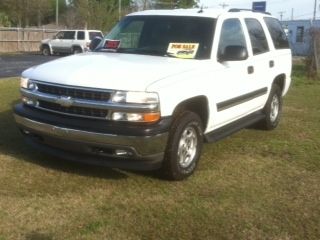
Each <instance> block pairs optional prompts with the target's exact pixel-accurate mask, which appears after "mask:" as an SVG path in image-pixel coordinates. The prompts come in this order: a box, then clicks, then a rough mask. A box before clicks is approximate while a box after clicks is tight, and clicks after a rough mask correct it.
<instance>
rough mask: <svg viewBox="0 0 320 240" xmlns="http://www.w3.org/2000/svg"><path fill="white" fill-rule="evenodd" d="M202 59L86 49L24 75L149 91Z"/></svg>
mask: <svg viewBox="0 0 320 240" xmlns="http://www.w3.org/2000/svg"><path fill="white" fill-rule="evenodd" d="M198 62H199V60H186V59H177V58H169V57H158V56H147V55H136V54H123V53H84V54H78V55H73V56H69V57H63V58H60V59H57V60H54V61H51V62H48V63H45V64H42V65H39V66H36V67H33V68H30V69H27V70H26V71H24V72H23V73H22V76H24V77H27V78H30V79H34V80H39V81H44V82H50V83H57V84H65V85H72V86H81V87H91V88H104V89H116V90H117V89H121V90H131V91H145V90H146V88H147V87H148V85H150V84H152V83H154V82H156V81H159V80H161V79H164V78H167V77H170V76H174V75H176V74H180V73H183V72H188V71H192V70H193V69H195V68H196V66H197V63H198Z"/></svg>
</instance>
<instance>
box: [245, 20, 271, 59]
mask: <svg viewBox="0 0 320 240" xmlns="http://www.w3.org/2000/svg"><path fill="white" fill-rule="evenodd" d="M245 22H246V25H247V28H248V31H249V36H250V40H251V45H252V50H253V55H257V54H261V53H265V52H268V51H269V46H268V41H267V38H266V35H265V33H264V31H263V28H262V26H261V24H260V22H259V21H258V20H257V19H254V18H247V19H245Z"/></svg>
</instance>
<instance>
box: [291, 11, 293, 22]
mask: <svg viewBox="0 0 320 240" xmlns="http://www.w3.org/2000/svg"><path fill="white" fill-rule="evenodd" d="M291 20H293V8H291Z"/></svg>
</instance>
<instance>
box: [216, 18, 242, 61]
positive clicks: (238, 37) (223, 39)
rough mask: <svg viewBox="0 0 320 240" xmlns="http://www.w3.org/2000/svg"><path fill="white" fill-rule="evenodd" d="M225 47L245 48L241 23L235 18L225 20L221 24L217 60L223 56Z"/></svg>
mask: <svg viewBox="0 0 320 240" xmlns="http://www.w3.org/2000/svg"><path fill="white" fill-rule="evenodd" d="M227 46H241V47H244V48H247V45H246V40H245V36H244V33H243V30H242V26H241V22H240V20H239V19H237V18H230V19H227V20H225V21H224V22H223V24H222V28H221V36H220V41H219V47H218V58H219V56H221V55H223V54H224V51H225V49H226V47H227Z"/></svg>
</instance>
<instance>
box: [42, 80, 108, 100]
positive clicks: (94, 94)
mask: <svg viewBox="0 0 320 240" xmlns="http://www.w3.org/2000/svg"><path fill="white" fill-rule="evenodd" d="M37 87H38V91H39V92H42V93H48V94H53V95H57V96H68V97H72V98H79V99H86V100H95V101H108V100H109V99H110V92H103V91H97V90H86V89H77V88H70V87H63V86H53V85H47V84H42V83H37Z"/></svg>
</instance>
